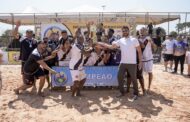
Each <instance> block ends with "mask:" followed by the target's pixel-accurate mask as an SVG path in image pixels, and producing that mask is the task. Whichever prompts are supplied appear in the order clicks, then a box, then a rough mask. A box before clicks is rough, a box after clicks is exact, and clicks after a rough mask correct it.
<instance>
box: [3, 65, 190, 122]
mask: <svg viewBox="0 0 190 122" xmlns="http://www.w3.org/2000/svg"><path fill="white" fill-rule="evenodd" d="M185 67H187V66H185ZM163 69H164V67H163V65H160V64H155V65H154V71H153V73H154V79H153V82H152V88H151V92H150V93H149V94H148V95H147V96H142V95H140V97H139V98H138V99H137V100H136V101H134V102H131V101H130V100H129V97H130V96H131V94H132V89H131V94H130V95H126V96H124V97H123V98H121V99H118V98H116V97H115V96H116V95H117V94H118V90H116V89H115V90H102V89H101V90H84V91H82V93H83V94H84V96H83V97H77V98H72V97H71V92H70V91H67V92H66V91H60V90H55V91H50V90H48V89H46V88H44V92H45V94H46V97H39V96H37V95H36V91H35V90H34V89H29V90H27V91H25V92H23V93H22V94H20V95H15V94H14V92H13V89H15V88H16V87H18V86H19V85H20V84H22V80H21V75H20V66H19V65H2V66H1V71H2V80H3V88H2V94H1V95H0V122H134V121H135V122H136V121H137V122H138V121H139V122H152V121H155V122H188V121H189V122H190V78H187V77H186V76H182V75H180V74H171V73H168V72H163ZM185 74H186V72H185ZM147 81H148V80H147V75H146V74H145V83H146V88H147V83H148V82H147ZM46 86H47V83H46ZM46 86H45V87H46ZM140 91H141V89H140ZM140 94H142V92H140Z"/></svg>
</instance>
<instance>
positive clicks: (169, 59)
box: [164, 54, 174, 62]
mask: <svg viewBox="0 0 190 122" xmlns="http://www.w3.org/2000/svg"><path fill="white" fill-rule="evenodd" d="M173 59H174V57H173V54H164V61H165V62H167V61H173Z"/></svg>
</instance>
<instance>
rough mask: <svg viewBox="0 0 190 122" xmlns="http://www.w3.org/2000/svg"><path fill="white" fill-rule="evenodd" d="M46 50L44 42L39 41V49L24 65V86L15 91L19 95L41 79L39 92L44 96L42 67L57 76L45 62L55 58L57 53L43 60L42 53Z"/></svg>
mask: <svg viewBox="0 0 190 122" xmlns="http://www.w3.org/2000/svg"><path fill="white" fill-rule="evenodd" d="M45 48H46V44H45V43H44V42H43V41H39V42H38V44H37V48H36V49H34V51H32V53H31V54H30V56H29V58H28V60H27V61H26V62H25V64H24V68H23V72H24V84H23V85H22V86H21V87H19V88H17V89H15V90H14V92H15V93H16V94H19V91H20V90H26V89H28V88H30V87H32V86H33V84H34V82H35V78H37V79H38V78H39V79H40V85H39V90H38V95H40V96H43V94H42V91H41V90H42V88H43V86H44V83H45V74H44V70H43V69H42V68H41V67H40V66H42V67H43V68H44V69H46V70H48V71H50V73H53V74H55V73H56V71H54V70H52V69H51V68H50V67H49V66H48V65H47V64H46V63H45V62H44V61H46V60H49V59H51V58H54V57H55V55H56V53H57V51H54V52H52V55H51V56H48V57H46V58H44V59H43V57H42V53H43V52H44V50H45Z"/></svg>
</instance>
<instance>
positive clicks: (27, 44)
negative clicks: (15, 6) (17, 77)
mask: <svg viewBox="0 0 190 122" xmlns="http://www.w3.org/2000/svg"><path fill="white" fill-rule="evenodd" d="M20 25H21V22H20V21H18V22H17V23H16V27H15V30H14V33H18V29H19V27H20ZM36 47H37V42H36V40H35V39H34V38H33V31H32V30H30V29H28V30H26V36H25V37H22V38H21V39H20V57H19V58H20V60H21V61H22V64H21V74H23V67H24V64H25V62H26V60H27V59H28V57H29V55H30V54H31V53H32V51H33V50H34V49H35V48H36Z"/></svg>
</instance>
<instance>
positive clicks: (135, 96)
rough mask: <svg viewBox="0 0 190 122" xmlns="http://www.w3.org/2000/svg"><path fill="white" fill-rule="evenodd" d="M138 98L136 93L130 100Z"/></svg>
mask: <svg viewBox="0 0 190 122" xmlns="http://www.w3.org/2000/svg"><path fill="white" fill-rule="evenodd" d="M137 99H138V96H137V95H134V96H133V97H132V99H130V101H131V102H134V101H135V100H137Z"/></svg>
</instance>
